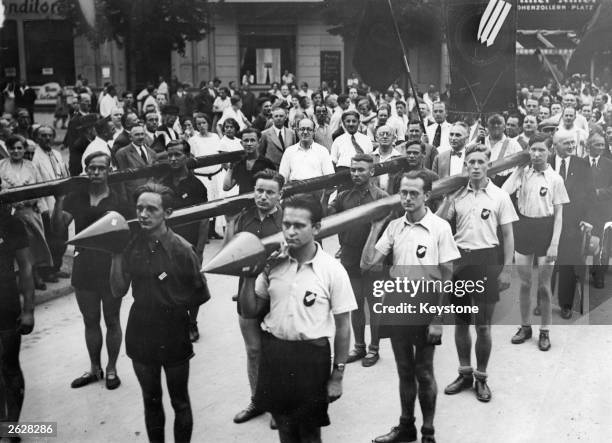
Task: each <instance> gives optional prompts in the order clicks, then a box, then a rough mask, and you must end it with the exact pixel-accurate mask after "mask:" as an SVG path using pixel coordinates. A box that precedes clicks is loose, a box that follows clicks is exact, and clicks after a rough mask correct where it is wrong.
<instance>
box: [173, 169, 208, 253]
mask: <svg viewBox="0 0 612 443" xmlns="http://www.w3.org/2000/svg"><path fill="white" fill-rule="evenodd" d="M162 183H163V184H164V186H167V187H169V188H170V189H172V191H174V197H175V199H174V209H181V208H186V207H188V206H194V205H200V204H202V203H206V202H207V201H208V193H207V191H206V187H205V186H204V185H203V184H202V182H201V181H200V180H198V179H197V178H196V176H195V175H193V174H192V173H189V174H188V175H187V177H185V178H184V179H182V180H180V181H179V182H178V184H177V185H175V184H174V181H173V180H172V176H171V175H169V176H167V177H166V178H165V179H164V180H163V182H162ZM199 226H200V222H197V221H196V222H193V223H188V224H186V225H181V226H176V227H175V228H173V229H174V232H175V233H177V234H178V235H180V236H181V237H183V238H184V239H185V240H187V241H188V242H189V243H191V244H192V245H194V246H195V245H196V244H197V243H198V234H199Z"/></svg>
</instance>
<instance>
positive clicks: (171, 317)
mask: <svg viewBox="0 0 612 443" xmlns="http://www.w3.org/2000/svg"><path fill="white" fill-rule="evenodd" d="M125 349H126V353H127V355H128V357H130V358H131V359H132V360H134V361H137V362H139V363H142V364H145V365H164V366H177V365H180V364H183V363H185V362H186V361H187V360H189V359H190V358H191V357H193V356H194V354H193V346H192V344H191V341H190V340H189V315H188V313H187V310H186V309H170V310H164V309H162V308H156V309H143V308H140V307H136V305H135V304H134V305H132V307H131V309H130V316H129V318H128V323H127V328H126V332H125Z"/></svg>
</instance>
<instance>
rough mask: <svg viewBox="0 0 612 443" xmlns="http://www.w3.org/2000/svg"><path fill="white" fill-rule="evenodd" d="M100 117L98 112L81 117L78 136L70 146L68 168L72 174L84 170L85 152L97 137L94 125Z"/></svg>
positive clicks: (77, 129)
mask: <svg viewBox="0 0 612 443" xmlns="http://www.w3.org/2000/svg"><path fill="white" fill-rule="evenodd" d="M99 118H100V116H99V115H98V114H87V115H84V116H82V117H81V118H80V119H79V121H80V125H79V126H78V127H77V128H76V133H77V134H78V138H77V139H76V141H75V142H74V143H72V144H71V145H70V146H69V147H68V149H69V152H70V158H69V160H68V170H69V171H70V175H72V176H74V175H79V174H80V173H81V172H83V166H82V165H81V159H82V158H83V152H85V149H87V146H89V144H90V143H91V142H93V140H94V139H95V138H96V133H95V131H94V125H95V124H96V121H98V119H99Z"/></svg>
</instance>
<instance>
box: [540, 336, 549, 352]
mask: <svg viewBox="0 0 612 443" xmlns="http://www.w3.org/2000/svg"><path fill="white" fill-rule="evenodd" d="M538 348H540V351H548V350H549V349H550V337H548V331H540V338H539V340H538Z"/></svg>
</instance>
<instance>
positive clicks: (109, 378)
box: [106, 372, 121, 391]
mask: <svg viewBox="0 0 612 443" xmlns="http://www.w3.org/2000/svg"><path fill="white" fill-rule="evenodd" d="M120 385H121V379H120V378H119V376H118V375H117V374H116V373H114V372H107V373H106V389H108V390H109V391H112V390H113V389H117V388H118V387H119V386H120Z"/></svg>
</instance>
